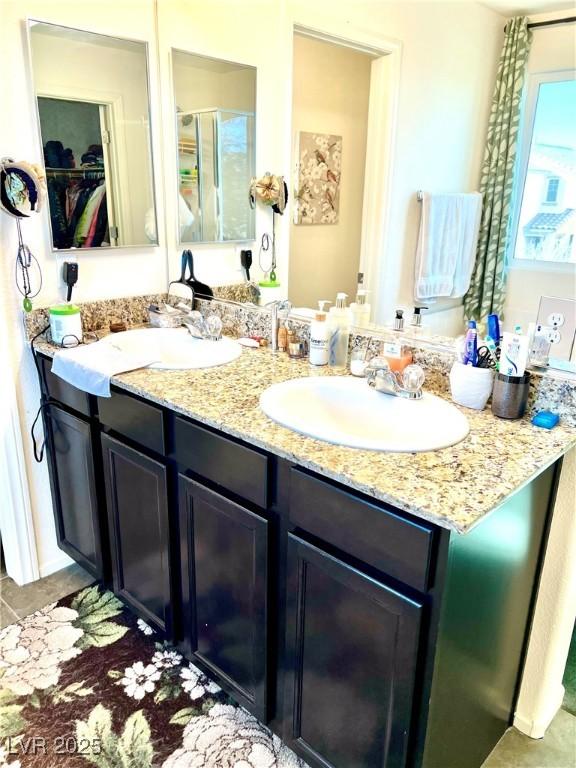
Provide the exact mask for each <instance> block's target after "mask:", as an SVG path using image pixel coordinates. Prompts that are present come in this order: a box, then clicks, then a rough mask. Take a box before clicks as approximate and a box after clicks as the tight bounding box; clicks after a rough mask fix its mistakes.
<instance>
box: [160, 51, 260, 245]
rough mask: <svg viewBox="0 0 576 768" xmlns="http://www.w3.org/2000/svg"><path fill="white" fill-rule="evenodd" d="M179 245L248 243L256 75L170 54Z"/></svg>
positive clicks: (250, 236)
mask: <svg viewBox="0 0 576 768" xmlns="http://www.w3.org/2000/svg"><path fill="white" fill-rule="evenodd" d="M172 75H173V78H172V79H173V83H174V103H175V115H176V139H177V147H178V152H177V160H176V163H177V170H178V182H177V190H176V195H177V210H178V242H179V243H181V244H188V243H197V242H203V243H218V242H234V241H236V242H238V241H245V240H253V239H254V227H255V216H254V211H253V210H252V209H251V207H250V204H249V200H248V189H249V185H250V179H251V178H252V177H253V176H254V175H255V154H256V136H255V117H256V69H255V68H254V67H249V66H244V65H242V64H233V63H231V62H228V61H221V60H219V59H211V58H207V57H205V56H196V55H194V54H191V53H187V52H185V51H177V50H173V51H172Z"/></svg>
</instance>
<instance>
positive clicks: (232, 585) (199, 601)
mask: <svg viewBox="0 0 576 768" xmlns="http://www.w3.org/2000/svg"><path fill="white" fill-rule="evenodd" d="M180 526H181V536H182V537H183V539H184V541H183V545H182V550H185V551H184V552H183V554H182V567H183V585H182V591H183V603H184V634H185V636H186V639H185V642H186V643H187V645H188V647H187V650H188V651H189V652H190V653H191V655H192V656H194V657H196V658H197V659H199V660H200V661H201V662H202V663H203V664H204V665H205V666H206V668H207V669H208V670H209V671H210V672H211V673H212V675H213V677H215V678H216V679H217V680H218V681H219V683H220V684H221V685H222V687H223V688H224V689H225V690H226V691H227V692H228V693H229V694H230V695H231V696H233V697H234V698H235V699H236V700H237V701H238V702H239V703H240V704H242V705H243V706H244V707H246V709H248V710H250V711H251V712H253V713H254V714H255V715H256V716H257V717H258V718H260V719H261V720H263V721H265V720H266V715H267V712H266V701H267V696H266V687H267V679H266V677H267V669H266V668H267V660H266V648H267V590H268V586H267V572H268V566H267V558H268V541H267V540H268V523H267V521H266V520H265V519H264V518H262V517H260V516H259V515H255V514H254V513H252V512H250V511H249V510H248V509H246V508H244V507H242V506H240V505H239V504H235V503H234V502H231V501H229V500H228V499H226V498H224V497H223V496H220V495H219V494H217V493H214V492H213V491H210V490H208V489H207V488H205V487H204V486H202V485H199V484H198V483H195V482H194V481H192V480H189V479H188V478H185V477H183V476H181V478H180Z"/></svg>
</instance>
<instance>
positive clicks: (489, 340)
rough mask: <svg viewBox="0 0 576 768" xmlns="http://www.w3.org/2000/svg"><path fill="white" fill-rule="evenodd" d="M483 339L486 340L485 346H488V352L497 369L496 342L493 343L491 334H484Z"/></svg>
mask: <svg viewBox="0 0 576 768" xmlns="http://www.w3.org/2000/svg"><path fill="white" fill-rule="evenodd" d="M484 341H485V342H486V346H487V347H488V352H490V357H491V358H492V359H493V360H494V363H495V365H496V370H498V367H499V365H500V364H499V362H498V355H497V352H496V344H494V339H493V338H492V336H488V335H486V337H485V338H484Z"/></svg>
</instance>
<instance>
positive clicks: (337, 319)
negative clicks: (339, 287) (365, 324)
mask: <svg viewBox="0 0 576 768" xmlns="http://www.w3.org/2000/svg"><path fill="white" fill-rule="evenodd" d="M347 298H348V295H347V294H346V293H337V294H336V306H335V307H331V308H330V312H329V313H328V322H329V325H330V332H331V338H330V359H329V362H330V365H332V366H334V367H338V368H345V367H346V365H347V363H348V342H349V340H350V323H351V319H352V318H351V314H350V308H349V307H347V306H346V299H347Z"/></svg>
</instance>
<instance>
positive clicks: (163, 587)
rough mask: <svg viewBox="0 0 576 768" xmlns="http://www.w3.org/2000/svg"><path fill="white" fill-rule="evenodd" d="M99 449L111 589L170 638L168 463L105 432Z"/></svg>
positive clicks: (171, 609)
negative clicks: (108, 531) (104, 497)
mask: <svg viewBox="0 0 576 768" xmlns="http://www.w3.org/2000/svg"><path fill="white" fill-rule="evenodd" d="M102 453H103V463H104V479H105V484H106V502H107V508H108V525H109V529H110V546H111V555H112V576H113V584H114V592H115V594H116V595H117V596H118V597H119V598H120V599H122V600H123V601H124V602H125V603H126V604H127V605H129V606H130V607H131V608H132V609H133V610H134V611H135V612H136V613H137V614H138V615H139V616H141V617H142V618H143V619H144V620H145V621H147V622H149V623H151V624H153V625H154V626H155V627H156V628H158V629H160V631H161V632H163V633H165V634H166V635H167V636H168V637H171V636H172V632H173V609H174V606H173V603H172V600H171V574H170V565H171V560H170V531H169V519H168V478H167V469H166V466H165V465H164V464H163V463H161V462H159V461H156V460H155V459H152V458H150V457H149V456H146V455H145V454H143V453H141V452H140V451H137V450H135V449H134V448H131V447H129V446H128V445H125V444H124V443H122V442H120V441H118V440H115V439H114V438H112V437H110V436H109V435H106V434H103V435H102Z"/></svg>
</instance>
